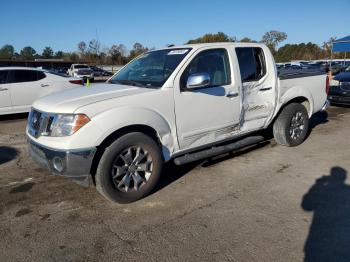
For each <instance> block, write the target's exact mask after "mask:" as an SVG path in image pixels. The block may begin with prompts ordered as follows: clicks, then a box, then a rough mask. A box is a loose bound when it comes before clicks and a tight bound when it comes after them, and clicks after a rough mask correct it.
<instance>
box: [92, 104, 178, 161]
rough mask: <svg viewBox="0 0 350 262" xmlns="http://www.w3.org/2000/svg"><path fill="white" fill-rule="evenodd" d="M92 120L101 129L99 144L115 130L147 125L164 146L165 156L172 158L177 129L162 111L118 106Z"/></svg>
mask: <svg viewBox="0 0 350 262" xmlns="http://www.w3.org/2000/svg"><path fill="white" fill-rule="evenodd" d="M92 121H93V122H94V124H95V125H97V126H98V128H99V129H100V131H101V135H100V136H99V137H98V138H97V141H96V143H97V145H100V144H101V143H102V142H103V140H104V139H105V138H106V137H108V136H109V135H111V134H112V133H113V132H115V131H117V130H119V129H121V128H124V127H127V126H132V125H145V126H148V127H151V128H152V129H154V130H155V131H156V133H157V135H158V138H159V141H160V142H161V144H162V146H163V156H164V159H165V160H166V161H167V160H169V159H170V157H171V155H172V153H173V152H174V150H175V147H176V131H175V130H174V131H173V129H172V125H171V123H169V121H167V119H166V118H165V117H164V116H162V115H161V114H160V113H158V112H156V111H154V110H152V109H149V108H142V107H129V106H127V107H118V108H114V109H111V110H108V111H105V112H103V113H101V114H98V115H96V116H95V117H94V118H93V119H92Z"/></svg>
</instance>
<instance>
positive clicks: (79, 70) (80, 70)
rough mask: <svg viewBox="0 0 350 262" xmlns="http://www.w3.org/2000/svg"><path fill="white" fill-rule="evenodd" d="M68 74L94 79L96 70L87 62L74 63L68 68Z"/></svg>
mask: <svg viewBox="0 0 350 262" xmlns="http://www.w3.org/2000/svg"><path fill="white" fill-rule="evenodd" d="M68 75H70V76H72V77H78V78H81V79H84V80H85V79H89V80H90V81H94V71H93V70H92V69H91V68H90V67H89V66H88V65H85V64H72V65H71V66H70V68H69V69H68Z"/></svg>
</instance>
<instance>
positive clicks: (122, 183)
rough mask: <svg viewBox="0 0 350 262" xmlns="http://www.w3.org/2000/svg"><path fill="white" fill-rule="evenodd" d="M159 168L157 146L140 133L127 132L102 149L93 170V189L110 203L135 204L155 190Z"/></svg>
mask: <svg viewBox="0 0 350 262" xmlns="http://www.w3.org/2000/svg"><path fill="white" fill-rule="evenodd" d="M138 160H139V161H138ZM162 167H163V159H162V155H161V150H160V147H159V146H158V144H157V143H156V142H155V141H154V140H153V139H152V138H150V137H149V136H147V135H145V134H143V133H139V132H133V133H129V134H126V135H123V136H121V137H120V138H118V139H117V140H115V141H114V142H113V143H112V144H111V145H110V146H108V147H107V148H106V149H105V152H104V153H103V155H102V157H101V159H100V162H99V164H98V167H97V170H96V175H95V181H96V189H97V191H98V192H99V193H100V194H101V195H103V196H104V197H105V198H107V199H108V200H110V201H113V202H118V203H130V202H134V201H136V200H139V199H141V198H143V197H145V196H147V195H148V194H149V193H150V192H151V191H152V190H153V189H154V187H155V186H156V184H157V182H158V180H159V177H160V175H161V172H162ZM123 174H124V175H123ZM113 176H114V178H113Z"/></svg>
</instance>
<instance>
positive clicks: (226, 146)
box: [27, 43, 328, 203]
mask: <svg viewBox="0 0 350 262" xmlns="http://www.w3.org/2000/svg"><path fill="white" fill-rule="evenodd" d="M327 86H328V85H327V77H326V74H325V73H324V72H320V71H318V72H316V71H312V72H311V71H308V72H303V71H302V70H299V72H294V73H292V74H280V76H279V77H277V72H276V66H275V63H274V59H273V56H272V54H271V52H270V50H269V48H268V47H267V46H265V45H262V44H258V43H207V44H196V45H184V46H179V47H171V48H165V49H160V50H154V51H149V52H147V53H145V54H143V55H141V56H139V57H138V58H136V59H134V60H133V61H132V62H130V63H129V64H127V65H126V66H125V67H123V68H122V69H121V70H120V71H119V72H118V73H117V74H115V75H114V76H113V77H111V78H110V79H109V80H108V82H106V83H104V84H100V85H99V86H98V87H97V86H96V87H94V85H92V86H91V87H90V88H84V89H80V90H78V89H75V90H67V91H64V92H60V93H57V94H54V95H50V96H47V97H44V98H41V99H39V100H37V101H36V102H35V103H34V104H33V108H32V111H31V113H30V115H29V120H28V125H27V136H28V143H29V152H30V155H31V156H32V158H33V159H35V160H36V161H37V163H39V164H41V165H42V166H44V167H45V168H47V169H49V170H51V171H52V172H53V173H54V174H56V175H60V176H66V177H69V178H71V179H74V180H75V181H76V182H78V183H80V184H83V185H86V186H87V185H94V184H96V188H97V190H98V191H99V192H100V193H101V194H102V195H103V196H104V197H106V198H107V199H109V200H112V201H117V202H123V203H125V202H131V201H135V200H137V199H140V198H142V197H144V196H146V195H147V194H149V193H150V192H151V191H152V190H153V189H154V187H155V186H156V184H157V182H158V180H159V178H160V175H161V173H162V166H163V163H164V162H167V161H170V160H171V159H173V160H174V162H175V164H177V165H181V164H186V163H189V162H192V161H197V160H199V159H202V158H208V157H212V156H215V155H218V154H223V153H228V152H230V151H233V150H236V149H239V148H243V147H246V146H250V145H253V144H256V143H259V142H262V141H263V140H264V137H263V136H262V135H261V134H260V135H259V134H257V133H256V132H257V131H259V130H260V131H261V130H264V129H266V128H268V127H270V126H272V129H273V134H274V137H275V140H276V141H277V143H279V144H281V145H285V146H297V145H299V144H301V143H302V142H303V141H304V139H305V138H306V137H307V133H308V129H309V118H310V117H311V116H312V115H313V114H314V113H316V112H318V111H320V110H322V109H324V108H325V107H326V106H327V104H328V103H327V102H326V99H327V94H326V91H327V90H328V88H326V87H327ZM36 123H40V124H36ZM43 130H45V132H43ZM46 130H48V131H46ZM165 175H166V174H165ZM218 179H219V178H218Z"/></svg>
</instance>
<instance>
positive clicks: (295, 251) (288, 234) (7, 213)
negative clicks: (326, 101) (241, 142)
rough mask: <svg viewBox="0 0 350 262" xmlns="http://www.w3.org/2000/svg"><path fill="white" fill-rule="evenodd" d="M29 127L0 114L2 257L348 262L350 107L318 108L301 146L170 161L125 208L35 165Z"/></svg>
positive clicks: (21, 119)
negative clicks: (152, 187) (147, 192)
mask: <svg viewBox="0 0 350 262" xmlns="http://www.w3.org/2000/svg"><path fill="white" fill-rule="evenodd" d="M25 124H26V115H16V116H11V117H2V118H1V119H0V200H1V201H0V238H1V242H0V261H126V260H132V261H134V260H135V261H139V260H144V261H249V262H252V261H303V260H305V261H350V250H349V247H348V245H349V243H350V186H349V185H348V184H347V183H348V180H347V178H346V176H347V170H350V158H349V156H350V142H349V140H348V137H349V129H350V108H346V107H331V108H330V109H329V110H328V116H327V114H325V113H320V114H317V115H316V116H315V117H313V119H312V127H313V129H312V131H311V134H310V136H309V137H308V139H307V140H306V141H305V143H303V144H302V145H300V146H298V147H294V148H287V147H283V146H279V145H276V143H275V142H274V141H273V140H271V141H266V142H265V143H262V144H260V145H258V146H254V147H252V148H249V149H246V150H243V151H240V152H237V153H233V154H229V155H224V156H221V157H218V158H215V159H212V160H210V161H202V162H197V163H193V164H189V165H185V166H181V167H177V166H175V165H173V164H168V165H167V166H166V168H165V172H164V175H163V177H162V180H161V183H160V185H159V187H158V188H157V190H156V192H155V193H153V194H152V195H151V196H149V197H147V198H145V199H143V200H141V201H138V202H136V203H132V204H127V205H119V204H113V203H110V202H108V201H106V200H105V199H104V198H102V197H101V196H100V195H99V194H98V193H97V192H96V190H95V189H94V188H82V187H80V186H78V185H76V184H74V183H73V182H72V181H70V180H68V179H65V178H61V177H55V176H52V175H50V174H49V173H48V172H47V171H44V170H42V169H40V168H39V167H38V166H37V165H36V164H34V162H32V160H31V159H30V158H29V157H28V154H27V151H26V144H25V134H24V129H25Z"/></svg>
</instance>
